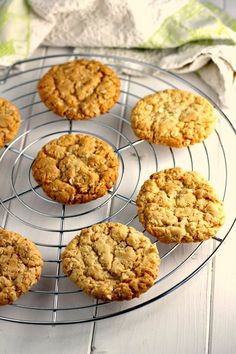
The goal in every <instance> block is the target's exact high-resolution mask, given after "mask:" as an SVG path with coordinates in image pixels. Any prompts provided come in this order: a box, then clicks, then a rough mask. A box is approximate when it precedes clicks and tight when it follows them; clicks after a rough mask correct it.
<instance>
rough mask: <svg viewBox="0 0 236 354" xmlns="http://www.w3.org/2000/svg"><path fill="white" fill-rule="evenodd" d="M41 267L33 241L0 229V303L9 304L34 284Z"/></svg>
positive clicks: (40, 259)
mask: <svg viewBox="0 0 236 354" xmlns="http://www.w3.org/2000/svg"><path fill="white" fill-rule="evenodd" d="M42 267H43V260H42V257H41V255H40V253H39V251H38V249H37V248H36V246H35V245H34V244H33V242H31V241H30V240H27V239H26V238H24V237H22V236H21V235H19V234H17V233H15V232H11V231H7V230H3V229H0V305H7V304H11V303H12V302H14V301H16V300H17V299H18V298H19V297H20V296H21V295H22V294H24V293H26V292H27V291H28V290H29V289H30V288H31V287H32V286H33V285H34V284H36V283H37V282H38V280H39V278H40V276H41V272H42Z"/></svg>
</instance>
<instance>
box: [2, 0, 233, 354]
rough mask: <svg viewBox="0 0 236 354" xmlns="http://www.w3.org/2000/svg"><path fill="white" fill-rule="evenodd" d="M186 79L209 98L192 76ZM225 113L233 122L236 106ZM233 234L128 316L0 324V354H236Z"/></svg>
mask: <svg viewBox="0 0 236 354" xmlns="http://www.w3.org/2000/svg"><path fill="white" fill-rule="evenodd" d="M214 3H215V4H217V5H218V6H220V7H222V8H225V9H226V10H227V9H228V10H229V13H230V14H231V15H233V14H234V16H235V17H236V3H235V1H234V0H225V1H223V0H215V1H214ZM58 52H62V50H61V49H60V50H57V49H52V48H51V49H49V50H47V54H51V53H58ZM44 54H46V50H45V49H44V48H42V49H39V50H38V51H37V53H35V56H38V55H44ZM32 77H33V76H32ZM185 77H186V78H188V79H189V80H190V81H191V82H193V83H195V84H196V85H197V86H198V87H199V88H201V89H202V90H203V91H204V92H206V93H207V94H209V95H210V96H212V93H211V92H210V90H209V88H208V87H207V86H206V85H204V84H203V83H202V82H201V81H200V80H199V78H197V77H196V76H195V75H194V74H191V75H185ZM34 78H35V77H34ZM213 97H214V96H213ZM227 114H228V115H229V117H230V118H231V119H232V120H233V121H234V122H236V119H235V116H236V108H235V107H231V108H230V110H228V111H227ZM229 143H230V142H229ZM232 153H233V152H232ZM234 153H235V152H234ZM1 180H2V179H1ZM230 180H231V183H233V181H235V180H236V175H233V174H232V175H231V176H230ZM232 205H233V203H232ZM13 207H14V205H13ZM234 214H235V213H234ZM7 227H8V228H9V229H10V228H11V229H14V230H17V231H19V232H22V234H25V226H24V225H21V224H17V225H15V224H14V222H13V221H12V220H8V224H7ZM234 233H235V232H234ZM234 233H233V234H231V237H229V238H228V239H227V241H226V242H225V244H224V245H223V246H222V247H221V249H220V251H219V252H218V253H217V256H216V258H215V259H214V261H213V262H211V263H209V264H208V265H207V266H206V267H204V268H203V269H202V270H201V272H200V273H198V274H197V275H196V276H195V277H194V278H193V279H191V280H190V281H189V282H187V283H186V284H185V285H184V286H182V287H181V288H179V289H178V290H176V291H174V292H173V293H171V294H170V295H168V296H166V297H164V298H163V299H162V300H159V301H156V302H154V303H152V304H150V305H148V306H145V307H143V308H141V309H139V310H136V311H133V312H130V313H128V314H126V315H123V316H119V317H116V318H112V319H109V320H105V321H100V322H97V323H96V324H93V323H89V324H82V325H73V326H58V327H54V328H53V327H41V326H40V327H36V326H29V325H18V324H12V323H7V322H0V354H31V353H32V354H41V353H43V352H45V353H49V354H51V353H62V354H64V353H68V354H85V353H86V354H87V353H94V354H105V353H108V354H123V353H130V354H131V353H137V354H144V353H145V354H146V353H148V354H149V353H160V354H234V353H236V336H235V331H236V305H235V298H236V267H235V265H234V263H235V262H234V258H235V249H236V239H235V238H234ZM37 237H39V239H40V237H42V239H43V237H45V235H43V232H42V235H41V234H40V233H39V235H37ZM173 262H174V260H173Z"/></svg>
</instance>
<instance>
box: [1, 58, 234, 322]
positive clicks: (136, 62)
mask: <svg viewBox="0 0 236 354" xmlns="http://www.w3.org/2000/svg"><path fill="white" fill-rule="evenodd" d="M78 56H79V57H98V58H106V59H114V60H124V61H125V62H131V63H134V64H139V65H144V66H146V67H147V66H148V67H150V68H152V69H153V70H156V71H160V72H162V73H165V74H167V75H168V76H172V77H173V78H175V79H177V80H178V81H179V82H182V83H184V84H186V85H188V86H189V87H191V88H192V89H194V90H195V91H196V92H198V93H199V94H201V95H202V96H204V97H206V98H207V99H208V100H209V101H210V102H211V103H212V104H213V106H214V107H215V108H216V109H217V111H218V112H219V113H220V114H221V115H222V116H223V117H224V118H225V120H226V121H227V123H228V124H229V125H230V127H231V128H232V130H233V131H234V133H235V134H236V129H235V127H234V125H233V123H232V122H231V121H230V120H229V118H228V117H227V116H226V115H225V113H224V112H223V111H222V110H221V109H220V107H219V106H218V105H217V104H216V103H215V102H214V101H213V100H212V99H211V98H210V97H209V96H208V95H206V94H205V93H204V92H202V91H201V90H200V89H198V88H197V87H196V86H194V85H193V84H191V83H190V82H189V81H188V80H185V79H183V78H181V77H179V76H178V75H176V74H175V73H173V72H169V71H168V70H165V69H163V68H160V67H159V66H157V65H153V64H149V63H145V62H142V61H138V60H134V59H129V58H125V57H118V56H109V55H106V56H104V55H98V54H96V53H90V54H86V53H84V54H82V55H81V54H79V53H71V54H68V53H66V54H57V55H48V56H42V57H36V58H32V59H27V60H22V61H18V62H16V63H15V64H13V65H11V66H10V67H8V68H7V70H6V75H5V77H3V78H1V81H0V84H4V83H5V82H6V81H7V79H8V78H12V77H14V76H16V75H20V74H22V73H24V72H28V71H30V70H26V71H22V72H20V73H18V74H10V72H11V70H12V69H14V68H15V66H17V65H19V64H23V63H27V62H32V61H37V60H42V59H47V58H48V59H50V58H57V57H78ZM52 65H53V64H52ZM152 74H153V73H152ZM235 222H236V218H235V219H234V221H233V222H232V224H231V225H230V228H229V229H228V231H227V233H226V235H225V236H224V238H223V239H221V240H220V244H219V245H218V246H217V247H216V248H215V249H214V250H213V251H212V253H211V254H210V256H208V257H207V258H206V259H205V261H204V262H202V263H201V264H200V265H199V266H198V267H197V268H196V269H195V270H194V271H192V273H190V274H189V275H187V276H186V277H185V278H184V279H182V280H181V281H180V282H178V283H177V284H175V285H174V286H172V287H170V288H169V289H168V290H166V291H164V292H162V293H161V294H160V295H158V296H156V297H153V298H151V299H149V300H147V301H145V302H142V303H140V304H138V305H135V306H133V307H130V308H127V309H124V310H121V311H118V312H115V313H111V314H108V315H102V316H98V317H95V316H94V317H93V318H90V319H84V320H66V321H56V322H52V321H32V320H18V319H14V318H10V317H5V316H0V320H5V321H8V322H14V323H21V324H35V325H66V324H78V323H87V322H94V321H99V320H102V319H106V318H111V317H115V316H118V315H121V314H125V313H128V312H131V311H133V310H135V309H139V308H141V307H143V306H145V305H148V304H150V303H152V302H154V301H156V300H158V299H161V298H162V297H164V296H166V295H168V294H170V293H171V292H172V291H174V290H175V289H177V288H179V287H180V286H181V285H183V284H184V283H186V282H187V281H189V280H190V279H191V278H192V277H193V276H194V275H195V274H197V273H198V272H199V271H200V270H201V269H202V268H203V267H204V266H205V265H206V264H207V263H208V262H209V261H210V260H211V259H212V258H213V257H214V256H215V254H216V252H217V251H218V249H219V247H220V246H221V245H222V243H223V242H224V241H225V239H226V237H227V236H228V235H229V233H230V232H231V230H232V229H233V227H234V225H235Z"/></svg>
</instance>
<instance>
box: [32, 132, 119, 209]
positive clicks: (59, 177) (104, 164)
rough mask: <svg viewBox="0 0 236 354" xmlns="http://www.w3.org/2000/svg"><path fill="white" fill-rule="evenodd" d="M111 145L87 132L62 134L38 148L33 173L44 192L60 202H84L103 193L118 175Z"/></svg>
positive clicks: (115, 156)
mask: <svg viewBox="0 0 236 354" xmlns="http://www.w3.org/2000/svg"><path fill="white" fill-rule="evenodd" d="M118 168H119V161H118V157H117V155H116V154H115V153H114V151H113V149H112V147H111V146H110V145H108V144H107V143H106V142H105V141H102V140H100V139H98V138H95V137H93V136H89V135H79V134H77V135H74V134H70V135H63V136H61V137H60V138H58V139H55V140H52V141H50V142H49V143H47V144H46V145H45V146H43V148H42V149H41V150H40V151H39V153H38V155H37V157H36V159H35V161H34V163H33V166H32V173H33V176H34V178H35V180H36V181H37V182H38V184H39V185H41V187H42V188H43V190H44V192H45V193H46V194H47V195H48V196H49V197H50V198H52V199H54V200H56V201H57V202H59V203H64V204H76V203H85V202H88V201H91V200H94V199H97V198H99V197H102V196H103V195H105V194H106V193H107V191H108V190H109V189H110V188H112V186H113V185H114V183H115V181H116V179H117V177H118Z"/></svg>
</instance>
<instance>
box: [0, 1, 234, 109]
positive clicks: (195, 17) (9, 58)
mask: <svg viewBox="0 0 236 354" xmlns="http://www.w3.org/2000/svg"><path fill="white" fill-rule="evenodd" d="M41 44H43V45H49V46H60V47H65V46H70V47H75V48H76V49H75V50H76V51H77V52H81V53H84V54H86V53H87V52H96V53H101V54H112V55H119V56H125V57H129V58H135V59H138V60H142V61H145V62H149V63H152V64H157V65H159V66H161V67H163V68H165V69H167V70H170V71H173V72H176V73H187V72H193V71H197V72H198V73H199V75H200V76H201V77H202V79H203V80H204V81H205V82H207V84H208V85H210V86H211V87H212V89H213V90H215V92H216V93H217V94H218V97H219V100H220V102H221V104H222V105H230V103H231V102H233V96H234V95H235V92H234V90H235V91H236V74H235V72H236V60H235V58H236V20H234V19H233V18H231V17H230V16H229V15H227V14H225V13H224V12H222V11H221V10H219V9H218V8H217V7H215V6H213V5H212V4H207V5H206V4H201V3H200V2H199V1H197V0H142V1H137V0H71V1H67V0H28V1H27V0H25V1H24V0H0V65H2V66H9V65H11V64H12V63H14V62H16V61H18V60H22V59H24V58H27V57H29V56H30V55H31V53H33V51H34V50H35V49H36V48H37V47H38V46H39V45H41Z"/></svg>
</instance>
